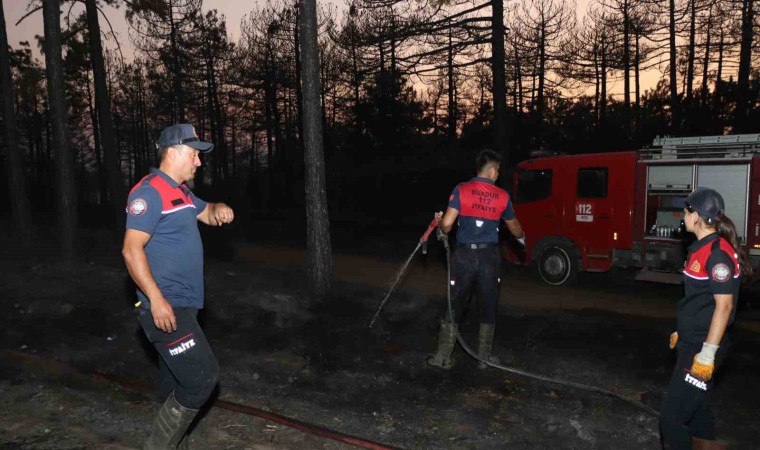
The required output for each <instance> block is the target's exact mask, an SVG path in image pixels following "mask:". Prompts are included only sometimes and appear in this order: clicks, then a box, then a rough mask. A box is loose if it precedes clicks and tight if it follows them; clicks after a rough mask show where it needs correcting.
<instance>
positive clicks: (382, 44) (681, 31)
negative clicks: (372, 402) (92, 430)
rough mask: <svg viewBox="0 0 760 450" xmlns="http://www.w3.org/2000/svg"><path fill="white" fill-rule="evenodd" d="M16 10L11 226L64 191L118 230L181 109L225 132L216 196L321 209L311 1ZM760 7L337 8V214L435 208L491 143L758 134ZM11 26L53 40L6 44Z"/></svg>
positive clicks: (273, 208) (374, 1)
mask: <svg viewBox="0 0 760 450" xmlns="http://www.w3.org/2000/svg"><path fill="white" fill-rule="evenodd" d="M10 2H12V3H13V5H12V7H11V9H13V11H15V12H16V16H18V11H19V10H20V9H21V8H20V7H19V4H21V3H24V6H23V16H22V17H19V18H18V19H14V20H15V22H7V23H5V22H4V23H2V24H0V25H2V26H0V28H2V30H1V31H2V36H0V37H1V38H2V39H1V40H0V46H2V47H3V49H4V50H7V52H8V53H7V54H6V53H5V51H4V52H3V54H0V60H2V61H0V63H4V64H2V69H3V85H2V89H3V91H2V94H3V97H2V98H3V116H2V119H3V122H4V129H5V133H4V134H3V141H2V148H3V152H2V155H3V157H2V159H1V160H0V165H2V166H3V170H5V173H7V174H8V176H7V180H8V183H3V184H2V187H0V199H2V200H3V201H5V203H6V204H8V203H11V204H12V205H14V206H13V210H14V211H16V209H17V208H21V209H20V210H19V211H20V212H19V213H14V214H15V215H16V216H19V215H21V216H23V215H24V214H26V217H27V218H28V219H27V220H26V222H24V221H20V222H18V221H17V222H16V224H17V225H16V228H17V231H19V232H20V233H21V234H22V238H23V239H31V235H28V233H26V232H25V230H24V228H26V227H27V225H23V224H24V223H32V222H34V221H36V222H38V223H39V222H40V221H45V220H47V218H48V217H47V216H49V215H50V214H55V213H54V211H55V210H56V205H57V211H58V213H57V214H58V216H59V217H58V219H59V221H60V222H61V223H66V222H67V221H68V222H70V223H71V225H69V227H73V228H72V229H75V228H76V227H77V225H76V224H77V222H76V220H77V218H79V219H81V221H83V223H87V224H90V225H96V226H107V227H113V226H114V224H117V225H118V226H122V223H123V214H124V212H123V211H124V199H125V198H126V190H127V189H128V188H129V186H132V185H133V184H134V183H135V182H136V181H138V180H139V179H140V178H141V177H142V176H144V175H145V174H146V172H147V170H148V168H149V167H151V166H156V165H157V161H156V149H155V146H154V144H155V142H156V140H157V137H158V134H159V133H160V130H161V129H162V128H164V127H165V126H167V125H170V124H172V123H177V122H190V123H193V124H194V125H195V127H196V130H197V131H198V134H199V135H200V137H201V139H204V140H209V141H212V142H214V143H215V144H216V148H215V150H214V151H213V152H212V153H210V154H209V155H204V158H203V159H204V164H203V167H202V169H201V170H199V173H198V175H197V176H196V182H195V187H194V188H195V190H196V192H198V193H199V194H200V195H201V196H203V197H206V198H209V199H210V200H216V199H225V201H226V202H228V203H230V204H231V205H234V207H235V208H236V211H237V212H238V216H239V217H241V218H250V217H256V216H267V217H278V216H279V217H293V218H302V217H304V216H305V215H306V212H305V209H304V206H305V198H306V196H305V192H308V191H309V189H310V187H309V185H308V177H306V176H305V163H304V159H305V158H304V155H305V151H304V145H303V142H304V140H303V138H302V137H303V135H304V133H303V123H304V118H303V107H302V102H301V100H302V94H303V92H302V86H303V71H302V57H301V52H302V49H301V46H300V45H299V42H300V41H299V32H300V31H299V30H301V29H302V27H299V25H298V24H299V21H300V19H301V17H300V16H301V15H302V12H301V11H303V10H302V9H299V7H298V6H299V5H298V2H293V1H290V2H289V1H281V0H269V1H267V2H250V12H248V13H247V14H246V15H244V16H243V17H242V18H241V20H240V24H239V33H235V34H234V35H235V37H234V38H233V37H232V36H233V34H231V33H230V32H229V30H228V27H227V23H226V18H225V16H224V15H222V14H220V13H219V12H218V11H217V10H216V9H210V8H209V7H208V6H207V5H205V4H204V2H203V0H78V1H64V2H61V3H60V4H59V2H58V0H44V1H40V0H33V1H31V2H28V3H27V2H26V1H25V0H24V1H21V0H10ZM16 2H18V3H16ZM4 4H5V10H6V13H5V14H4V16H5V18H6V19H7V18H8V13H7V11H8V4H9V0H4ZM46 8H47V9H46ZM756 9H757V5H756V4H755V3H754V0H590V1H588V2H586V3H584V4H583V5H581V6H579V5H577V4H575V3H574V2H572V1H570V0H515V1H510V2H503V1H495V0H490V1H489V0H479V1H478V0H472V1H470V0H468V1H457V0H450V1H439V0H429V1H417V0H412V1H399V0H349V1H346V2H338V3H327V2H320V3H319V4H318V9H317V24H318V54H319V60H320V62H321V66H320V68H319V78H320V79H319V82H320V83H319V86H320V91H319V93H320V97H321V112H322V117H321V120H322V128H323V143H324V162H325V165H326V171H325V172H326V178H325V184H326V198H327V204H328V205H329V211H330V217H331V219H332V220H333V221H336V220H337V221H338V222H340V221H354V222H355V221H365V222H373V221H376V220H380V219H388V217H387V216H388V215H389V214H390V215H393V216H394V217H411V216H414V217H418V216H419V215H421V214H423V213H424V215H425V216H427V215H430V214H431V213H432V211H433V210H437V209H441V208H442V207H445V201H446V199H447V197H448V193H449V192H450V190H451V188H452V187H453V186H454V184H456V183H457V182H460V181H463V180H464V179H466V178H467V177H469V176H471V175H472V173H473V157H474V155H475V154H476V153H477V151H479V150H480V149H482V148H494V149H496V150H498V151H499V152H501V153H502V154H503V155H504V157H505V160H506V161H507V164H505V166H507V169H508V168H509V167H511V166H513V165H514V164H516V163H517V162H519V161H521V160H523V159H525V158H527V157H529V155H530V154H531V153H530V152H532V151H535V150H545V151H550V152H565V153H585V152H607V151H618V150H630V149H637V148H641V147H643V146H645V145H647V144H649V143H651V142H652V139H653V138H654V137H655V136H663V135H671V136H692V135H715V134H727V133H760V103H759V99H760V95H759V91H760V64H758V60H759V58H758V51H759V50H760V36H758V35H759V34H760V33H758V31H759V30H760V19H759V18H758V14H757V11H756ZM56 11H58V12H60V18H58V20H57V22H58V25H59V27H58V29H57V30H56V25H55V22H56V17H57V15H56V14H55V12H56ZM42 16H44V33H43V29H42V27H39V24H40V17H42ZM116 21H119V22H123V23H126V29H127V33H126V34H127V36H124V35H123V33H119V34H115V33H114V30H113V27H112V22H116ZM37 28H39V30H37ZM11 29H24V30H27V31H25V33H27V34H28V30H29V29H31V30H37V31H36V32H35V33H36V34H38V36H37V37H36V38H35V39H34V40H32V41H28V40H27V41H21V42H13V41H12V42H9V39H8V35H9V34H10V35H11V36H13V35H15V34H17V33H16V32H13V33H9V32H8V30H11ZM236 29H237V28H236ZM20 34H24V33H20ZM93 36H99V37H100V39H93ZM55 53H59V54H60V58H61V59H60V61H61V67H60V69H61V71H60V73H61V74H62V79H61V80H60V81H57V80H55V79H54V77H55V75H54V74H55V73H56V71H55V70H54V69H55V67H51V66H53V65H54V63H53V64H51V63H50V61H55V58H54V57H53V56H55V55H54V54H55ZM38 55H39V56H38ZM40 58H44V61H47V62H43V61H41V60H40ZM8 62H9V63H10V64H7V63H8ZM6 73H7V76H6ZM56 83H60V84H56ZM60 94H63V97H62V98H61V99H54V98H53V97H55V96H56V95H60ZM55 105H61V106H55ZM57 123H61V124H63V126H57ZM56 142H62V143H64V144H63V147H62V150H56V148H57V147H56V145H55V143H56ZM14 168H16V169H14ZM504 172H506V173H507V174H509V170H505V171H504ZM62 180H63V181H62ZM505 180H506V178H505ZM505 180H502V181H501V184H502V185H503V186H505V187H506V186H507V185H508V182H506V181H505ZM19 195H23V196H24V197H25V198H26V199H27V200H26V203H27V206H26V208H27V210H28V211H27V212H24V211H23V209H24V207H23V205H22V206H21V207H17V206H16V203H18V202H19V199H18V196H19ZM67 211H68V212H67ZM6 212H10V211H8V210H6ZM66 214H71V215H72V216H73V217H72V218H66V217H61V216H65V215H66ZM64 228H65V227H64ZM115 228H118V227H115ZM67 230H68V229H64V232H63V235H64V236H73V234H72V233H73V232H72V231H70V230H68V231H67ZM67 239H68V238H67ZM67 251H70V249H69V250H66V246H65V245H64V253H65V254H67V253H66V252H67Z"/></svg>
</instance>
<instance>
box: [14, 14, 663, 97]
mask: <svg viewBox="0 0 760 450" xmlns="http://www.w3.org/2000/svg"><path fill="white" fill-rule="evenodd" d="M0 1H3V5H4V7H5V21H6V26H7V28H8V41H9V44H10V46H11V47H13V48H16V47H18V44H19V42H21V41H29V42H30V44H31V45H32V46H33V47H34V49H35V55H36V56H37V57H38V58H40V59H42V57H41V56H40V53H39V51H37V49H36V43H35V39H34V36H35V35H41V34H42V32H43V31H42V11H37V12H35V13H34V14H32V15H31V16H29V17H27V18H26V19H25V20H24V21H23V22H22V23H21V24H20V25H18V26H17V25H16V22H18V20H19V19H20V18H21V17H23V16H24V14H26V13H27V5H28V4H29V1H28V0H0ZM203 3H204V10H210V9H217V10H218V11H219V12H220V13H222V14H224V16H225V17H226V19H227V31H228V34H229V35H230V38H231V40H232V41H235V42H236V41H237V40H238V39H239V37H240V20H241V19H242V18H243V16H244V15H246V14H248V13H249V12H250V11H251V10H252V9H253V8H254V6H255V5H257V4H260V3H262V1H260V0H253V1H251V0H248V1H240V0H205V1H204V2H203ZM318 3H319V4H325V3H332V4H337V5H339V6H340V5H342V4H343V2H338V3H336V2H323V1H319V0H318ZM506 3H512V2H506ZM587 5H588V0H578V1H577V11H578V21H579V23H580V21H581V19H582V16H583V13H584V12H585V11H586V7H587ZM83 10H84V5H83V4H81V3H77V4H75V5H74V7H73V9H71V14H72V15H76V14H78V13H79V12H80V11H83ZM104 11H105V13H106V14H107V16H108V20H109V21H110V23H111V25H112V26H113V29H114V31H115V32H116V33H117V35H118V38H119V42H120V44H121V46H122V50H123V51H124V55H125V57H126V58H127V59H131V53H132V52H131V51H130V50H129V49H130V47H131V46H130V43H129V32H128V28H129V27H128V25H127V22H126V19H125V18H124V9H123V8H121V9H115V8H112V7H105V8H104ZM68 13H69V6H68V5H67V6H66V7H65V8H63V14H64V15H65V14H68ZM101 27H102V29H103V30H104V32H105V31H108V28H107V27H108V24H107V23H106V22H105V21H104V20H102V18H101ZM106 45H107V47H108V48H115V44H114V43H113V41H111V42H108V43H106ZM43 62H44V61H43ZM661 76H662V75H661V74H660V72H659V71H657V70H654V71H650V72H649V73H644V74H642V90H646V89H648V88H651V87H652V86H654V84H656V82H657V80H658V79H659V78H660V77H661ZM618 85H619V86H618ZM621 88H622V83H615V85H613V86H609V87H608V91H609V92H611V93H614V94H615V95H617V94H618V92H619V91H620V90H621Z"/></svg>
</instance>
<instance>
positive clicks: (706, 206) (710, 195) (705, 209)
mask: <svg viewBox="0 0 760 450" xmlns="http://www.w3.org/2000/svg"><path fill="white" fill-rule="evenodd" d="M683 203H684V207H685V208H686V209H687V210H689V211H696V212H698V213H699V215H700V217H706V218H708V219H710V220H715V219H717V218H718V217H720V216H722V215H723V211H724V210H725V209H726V202H724V201H723V197H722V196H721V195H720V194H719V193H718V191H716V190H715V189H710V188H708V187H698V188H696V189H695V190H694V191H693V192H692V193H691V194H689V196H688V197H686V200H685V201H684V202H683Z"/></svg>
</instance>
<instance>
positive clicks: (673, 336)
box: [668, 331, 678, 350]
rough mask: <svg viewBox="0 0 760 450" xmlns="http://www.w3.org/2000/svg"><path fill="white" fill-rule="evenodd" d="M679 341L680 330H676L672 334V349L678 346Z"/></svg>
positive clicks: (670, 345)
mask: <svg viewBox="0 0 760 450" xmlns="http://www.w3.org/2000/svg"><path fill="white" fill-rule="evenodd" d="M677 343H678V331H674V332H672V333H671V334H670V344H668V346H669V347H670V349H671V350H673V349H674V348H676V344H677Z"/></svg>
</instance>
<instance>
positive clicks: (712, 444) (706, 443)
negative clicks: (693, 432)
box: [691, 437, 728, 450]
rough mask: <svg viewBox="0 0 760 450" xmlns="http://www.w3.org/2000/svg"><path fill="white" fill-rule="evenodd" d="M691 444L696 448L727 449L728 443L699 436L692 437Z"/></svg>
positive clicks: (704, 449)
mask: <svg viewBox="0 0 760 450" xmlns="http://www.w3.org/2000/svg"><path fill="white" fill-rule="evenodd" d="M691 444H692V445H691V446H692V448H693V449H694V450H726V449H727V448H728V447H726V443H725V442H722V441H711V440H709V439H701V438H697V437H692V438H691Z"/></svg>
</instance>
